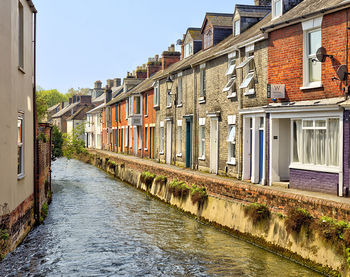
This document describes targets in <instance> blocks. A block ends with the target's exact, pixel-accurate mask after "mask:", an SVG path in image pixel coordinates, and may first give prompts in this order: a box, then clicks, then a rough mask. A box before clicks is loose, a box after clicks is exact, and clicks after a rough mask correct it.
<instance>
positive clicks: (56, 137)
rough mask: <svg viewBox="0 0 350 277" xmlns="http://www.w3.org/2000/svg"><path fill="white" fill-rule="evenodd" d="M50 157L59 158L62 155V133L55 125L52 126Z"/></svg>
mask: <svg viewBox="0 0 350 277" xmlns="http://www.w3.org/2000/svg"><path fill="white" fill-rule="evenodd" d="M52 144H53V148H52V157H53V158H59V157H62V156H63V152H62V145H63V137H62V133H61V132H60V130H58V128H57V127H56V126H53V127H52Z"/></svg>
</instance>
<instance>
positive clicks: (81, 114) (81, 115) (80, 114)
mask: <svg viewBox="0 0 350 277" xmlns="http://www.w3.org/2000/svg"><path fill="white" fill-rule="evenodd" d="M91 107H93V106H91V105H88V106H82V107H80V108H79V109H78V110H77V111H76V112H75V113H74V114H72V115H71V116H70V117H68V118H67V120H84V119H85V118H86V113H87V111H88V110H89V109H91Z"/></svg>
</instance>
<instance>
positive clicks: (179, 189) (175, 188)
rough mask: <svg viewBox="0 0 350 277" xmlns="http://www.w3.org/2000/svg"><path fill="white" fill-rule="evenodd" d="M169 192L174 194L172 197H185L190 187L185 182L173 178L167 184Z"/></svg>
mask: <svg viewBox="0 0 350 277" xmlns="http://www.w3.org/2000/svg"><path fill="white" fill-rule="evenodd" d="M169 192H170V193H171V194H172V195H174V197H179V198H182V197H187V196H188V194H189V192H190V188H189V186H187V185H186V184H185V182H181V181H178V180H177V179H174V180H173V181H172V182H171V183H170V184H169Z"/></svg>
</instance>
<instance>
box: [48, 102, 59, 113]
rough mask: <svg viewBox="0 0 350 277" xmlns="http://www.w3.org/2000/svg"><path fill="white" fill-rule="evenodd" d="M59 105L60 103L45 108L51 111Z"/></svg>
mask: <svg viewBox="0 0 350 277" xmlns="http://www.w3.org/2000/svg"><path fill="white" fill-rule="evenodd" d="M59 105H61V103H58V104H55V105H53V106H51V107H50V108H48V109H47V111H48V112H52V111H53V110H55V109H56V108H57V107H58V106H59Z"/></svg>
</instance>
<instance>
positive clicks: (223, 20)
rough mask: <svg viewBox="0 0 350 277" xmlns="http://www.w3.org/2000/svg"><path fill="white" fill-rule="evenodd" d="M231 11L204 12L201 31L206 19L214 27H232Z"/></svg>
mask: <svg viewBox="0 0 350 277" xmlns="http://www.w3.org/2000/svg"><path fill="white" fill-rule="evenodd" d="M232 19H233V14H232V13H210V12H208V13H206V14H205V18H204V21H203V25H202V28H201V32H203V30H204V27H205V25H206V21H207V20H208V21H210V22H211V24H212V25H213V26H215V27H226V28H227V27H230V28H231V29H232Z"/></svg>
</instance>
